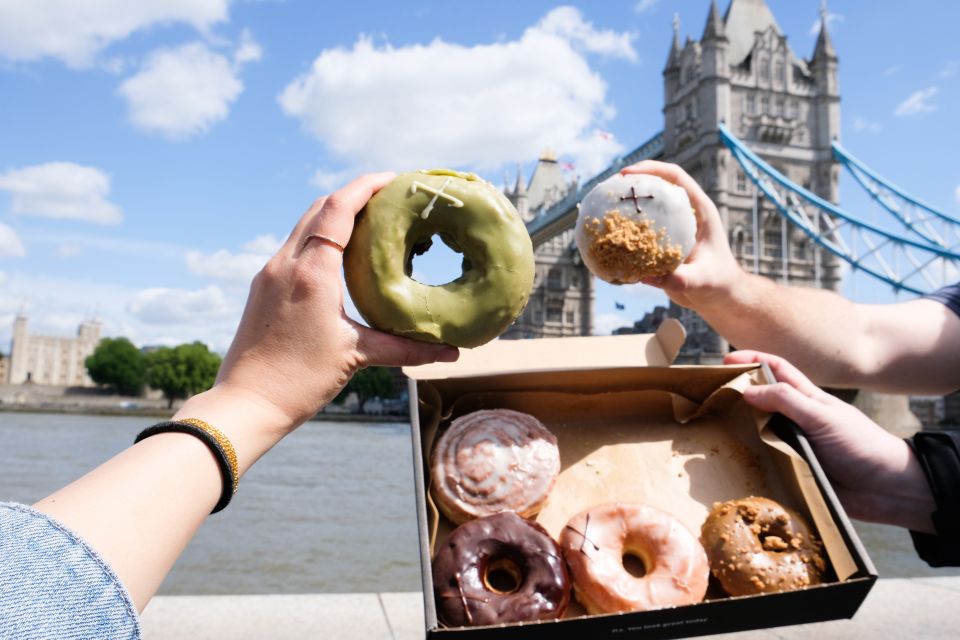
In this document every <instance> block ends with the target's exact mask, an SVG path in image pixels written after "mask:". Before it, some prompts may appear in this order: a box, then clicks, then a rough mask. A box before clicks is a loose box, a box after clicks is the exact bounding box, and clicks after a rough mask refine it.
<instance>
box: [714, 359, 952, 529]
mask: <svg viewBox="0 0 960 640" xmlns="http://www.w3.org/2000/svg"><path fill="white" fill-rule="evenodd" d="M760 362H765V363H767V365H769V366H770V369H771V371H772V372H773V375H774V377H775V378H776V379H777V381H778V382H777V383H775V384H771V385H760V386H754V387H749V388H748V389H746V390H745V391H744V393H743V398H744V400H746V401H747V402H748V403H750V404H751V405H752V406H754V407H756V408H758V409H762V410H764V411H769V412H777V413H782V414H783V415H785V416H787V417H788V418H790V419H791V420H793V421H794V422H796V423H797V424H798V425H799V426H800V428H801V429H803V431H804V433H806V435H807V437H808V438H809V439H810V443H811V444H812V445H813V448H814V450H815V451H816V454H817V459H818V460H819V461H820V464H821V465H823V470H824V471H825V472H826V474H827V476H829V477H830V480H831V482H832V483H833V488H834V489H835V490H836V492H837V495H838V496H839V498H840V501H841V502H842V503H843V505H844V507H845V508H846V510H847V512H848V513H849V514H850V515H851V516H853V517H854V518H858V519H860V520H868V521H872V522H882V523H884V524H894V525H899V526H901V527H906V528H908V529H913V530H914V531H923V532H927V533H933V532H934V528H933V522H932V520H931V518H930V515H931V514H932V513H933V512H934V511H935V510H936V504H935V502H934V499H933V494H932V493H931V491H930V486H929V484H928V482H927V479H926V476H925V475H924V473H923V470H922V469H921V467H920V463H919V462H918V461H917V459H916V457H915V456H914V454H913V451H912V450H911V449H910V446H909V445H908V444H907V443H906V442H904V441H903V440H901V439H900V438H898V437H896V436H894V435H893V434H891V433H889V432H888V431H885V430H884V429H883V428H882V427H880V426H879V425H877V424H876V423H875V422H873V421H872V420H870V419H869V418H868V417H867V416H865V415H863V414H862V413H861V412H860V411H859V410H858V409H857V408H856V407H854V406H852V405H850V404H847V403H846V402H844V401H842V400H840V399H839V398H836V397H835V396H832V395H830V394H829V393H827V392H825V391H823V390H822V389H820V388H819V387H817V386H816V385H814V384H813V383H812V382H810V380H808V379H807V377H806V376H804V375H803V374H802V373H801V372H800V371H799V370H797V369H796V367H794V366H793V365H792V364H790V363H789V362H787V361H786V360H784V359H783V358H780V357H777V356H772V355H769V354H765V353H759V352H757V351H735V352H733V353H730V354H728V355H727V356H726V358H724V363H726V364H749V363H760Z"/></svg>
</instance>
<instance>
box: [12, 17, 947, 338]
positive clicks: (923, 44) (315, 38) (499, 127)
mask: <svg viewBox="0 0 960 640" xmlns="http://www.w3.org/2000/svg"><path fill="white" fill-rule="evenodd" d="M719 4H720V8H721V10H724V9H725V8H726V4H727V2H726V1H725V0H722V1H721V2H720V3H719ZM768 4H769V6H770V7H771V9H772V10H773V12H774V15H775V16H776V18H777V20H778V22H779V24H780V26H781V28H782V29H783V30H784V32H785V33H786V34H787V35H788V37H789V42H790V44H791V46H792V48H793V49H794V51H795V52H796V53H797V54H798V55H800V56H803V57H809V56H810V55H811V54H812V51H813V46H814V42H815V36H816V29H815V26H816V21H817V17H818V6H819V3H818V2H815V1H813V0H810V1H802V2H800V1H786V0H769V1H768ZM707 7H708V2H707V1H706V0H696V1H693V0H683V1H680V0H640V1H638V0H631V1H623V2H614V1H610V2H603V3H588V2H577V3H568V4H561V3H556V2H540V1H527V2H500V1H494V2H483V3H450V2H403V3H398V2H364V1H355V2H351V3H318V2H308V1H306V0H286V1H284V0H273V1H267V0H260V1H257V0H247V1H242V0H237V1H233V2H230V1H229V0H140V1H138V2H128V1H126V0H99V1H97V2H85V1H83V0H0V350H2V351H6V349H7V345H8V344H9V338H10V331H11V327H12V323H13V317H14V315H15V314H16V312H17V311H18V310H19V309H20V308H21V307H22V308H24V309H25V310H26V312H27V315H28V316H29V318H30V323H31V331H32V332H41V333H48V334H62V335H68V334H70V333H72V332H74V331H75V330H76V327H77V324H78V323H79V322H80V321H81V320H83V319H84V318H87V317H90V316H91V315H94V314H96V315H97V316H98V317H99V318H100V319H101V320H102V322H103V326H104V333H105V334H106V335H112V336H117V335H125V336H127V337H129V338H131V339H132V340H133V341H134V342H135V343H136V344H138V345H147V344H160V343H163V344H175V343H179V342H183V341H190V340H195V339H199V340H203V341H205V342H207V343H208V344H210V345H211V346H212V347H213V348H215V349H219V350H224V349H225V348H226V347H227V346H228V344H229V340H230V337H231V336H232V334H233V331H234V329H235V327H236V323H237V321H238V320H239V316H240V311H241V309H242V306H243V302H244V299H245V297H246V292H247V286H248V283H249V280H250V278H251V277H252V275H253V274H254V273H255V272H256V270H257V269H258V268H259V267H260V266H261V265H262V264H263V262H264V261H265V260H266V258H267V257H268V256H269V255H271V253H272V252H273V251H274V250H275V249H276V247H277V246H278V244H279V242H280V241H281V240H282V239H283V238H284V237H285V235H286V234H287V232H288V231H289V230H290V228H291V227H292V225H293V223H294V222H295V221H296V220H297V218H298V217H299V216H300V214H301V213H302V211H303V210H304V209H305V208H306V207H307V206H308V205H309V203H310V202H311V201H312V200H313V199H315V198H316V197H317V196H318V195H321V194H322V193H325V192H327V191H328V190H330V189H333V188H336V187H337V186H338V185H340V184H342V183H344V182H345V181H347V180H349V179H350V178H351V177H352V176H354V175H356V174H358V173H360V172H364V171H368V170H382V169H391V170H395V171H404V170H410V169H416V168H421V167H427V166H450V167H454V168H459V169H468V170H475V171H477V172H479V173H481V174H482V175H483V176H485V177H486V178H488V179H489V180H491V181H493V182H494V183H495V184H498V185H500V184H502V182H503V179H504V175H505V173H509V174H510V175H511V179H512V176H513V174H514V172H515V167H516V163H517V162H521V163H523V167H524V170H525V172H526V173H527V175H528V176H529V172H530V171H531V170H532V168H533V163H534V160H535V158H536V157H537V155H538V154H539V152H540V151H541V149H542V148H544V147H546V146H550V147H552V148H553V149H555V150H556V151H557V152H559V153H560V154H561V157H562V159H564V160H567V161H570V162H573V163H574V164H575V165H576V173H578V174H581V176H582V178H584V179H586V178H589V177H590V176H591V175H592V174H593V172H595V171H596V170H597V169H599V168H601V167H602V166H604V164H605V163H606V162H608V161H609V160H610V159H611V158H613V157H615V156H617V155H618V154H620V153H623V152H624V151H627V150H630V149H632V148H633V147H635V146H636V145H637V144H639V143H640V142H642V141H643V140H645V139H647V138H648V137H649V136H651V135H652V134H654V133H656V132H657V131H659V130H660V129H661V127H662V114H661V112H660V109H661V106H662V94H663V90H662V78H661V69H662V67H663V63H664V61H665V60H666V55H667V51H668V47H669V42H670V38H671V34H672V31H671V20H672V16H673V14H674V13H675V12H676V13H678V14H679V16H680V23H681V33H682V35H683V36H684V37H686V36H687V35H690V36H692V37H694V38H699V36H700V34H701V32H702V29H703V25H704V21H705V17H706V13H707ZM829 12H830V13H829V15H830V29H831V34H832V36H833V41H834V44H835V46H836V48H837V51H838V54H839V56H840V82H841V94H842V106H841V110H842V119H843V134H842V142H843V144H844V146H846V147H847V148H848V149H850V150H851V151H852V152H854V153H855V154H856V155H857V156H859V157H860V158H862V159H864V160H866V161H867V162H868V163H869V164H870V165H871V166H872V167H873V168H874V169H876V170H877V171H879V172H880V173H881V174H883V175H886V176H888V177H890V178H892V179H893V180H894V181H895V182H896V183H897V184H899V185H900V186H902V187H904V188H906V189H907V190H909V191H911V192H913V193H915V194H917V195H919V196H920V197H922V198H923V199H925V200H927V201H929V202H930V203H931V204H933V205H935V206H937V207H939V208H941V209H942V210H944V211H947V212H949V213H952V214H954V215H960V162H958V161H957V158H956V149H957V148H958V147H960V132H958V131H960V130H958V127H957V125H956V114H957V111H958V106H960V45H958V44H957V40H956V34H955V30H956V25H957V24H960V3H954V2H941V1H935V0H915V1H914V2H912V3H910V5H909V10H907V9H905V8H904V5H903V3H901V2H893V1H892V0H889V1H888V0H884V1H878V2H862V1H860V2H858V1H854V0H846V1H841V0H833V1H832V2H830V5H829ZM608 133H609V134H612V136H610V135H607V134H608ZM601 134H602V135H601ZM857 191H858V188H857V187H856V185H855V184H854V183H853V182H852V180H850V179H847V178H844V181H843V182H842V185H841V202H842V204H843V205H844V206H845V207H846V208H848V209H849V210H851V211H862V212H864V213H866V209H868V208H869V207H870V206H871V205H869V203H868V202H867V201H866V199H865V198H864V197H863V196H862V195H861V194H859V193H858V192H857ZM419 268H422V269H427V270H430V269H433V268H436V269H441V268H442V267H441V266H439V265H438V266H435V267H434V266H431V263H429V262H427V263H425V264H423V265H422V266H420V267H419ZM844 291H845V292H846V293H847V294H848V295H849V296H851V297H853V298H855V299H859V300H863V301H868V302H879V301H885V300H891V299H893V297H892V294H890V293H889V292H887V291H886V290H885V289H883V288H882V287H876V286H873V285H871V284H870V283H869V282H866V281H863V280H862V279H851V280H850V281H848V282H847V284H846V285H845V288H844ZM614 301H619V302H622V303H624V304H625V306H626V309H625V310H624V311H616V310H615V308H614ZM665 301H666V298H665V297H664V296H663V295H662V294H661V293H659V292H658V291H656V290H653V289H650V288H648V287H643V286H638V287H632V288H629V289H625V288H620V289H614V288H612V287H609V286H606V285H600V286H598V292H597V304H596V315H597V318H598V331H601V332H605V331H609V329H611V328H613V327H615V326H619V325H622V324H630V323H632V321H633V320H634V319H636V318H639V317H640V316H642V315H643V313H644V312H645V311H647V310H649V309H650V308H651V307H652V306H653V305H655V304H663V303H665Z"/></svg>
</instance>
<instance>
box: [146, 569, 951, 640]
mask: <svg viewBox="0 0 960 640" xmlns="http://www.w3.org/2000/svg"><path fill="white" fill-rule="evenodd" d="M958 592H960V577H953V576H951V577H935V578H919V579H910V578H894V579H887V580H879V581H877V584H876V585H875V586H874V588H873V590H872V591H871V592H870V595H869V596H868V597H867V600H866V602H864V604H863V606H862V607H861V608H860V611H858V612H857V615H856V617H854V619H853V620H835V621H832V622H821V623H817V624H809V625H800V626H794V627H780V628H775V629H764V630H761V631H750V632H745V633H734V634H726V635H722V636H716V637H717V638H725V639H733V640H770V639H771V638H780V639H784V640H801V639H807V638H817V639H818V640H834V639H837V640H840V639H843V640H850V639H864V640H866V639H870V640H874V639H875V638H924V639H929V640H940V639H942V640H947V639H952V638H956V637H957V633H958V630H960V607H957V606H955V605H956V604H958V603H960V599H958V596H957V593H958ZM951 605H954V606H951ZM142 622H143V630H144V637H145V638H147V640H188V639H189V640H194V639H195V638H212V637H216V638H231V640H247V639H250V640H253V639H257V640H259V639H261V638H271V639H272V640H287V639H290V640H294V639H297V640H299V639H301V638H305V637H312V638H331V639H338V638H350V639H353V640H368V639H369V640H381V639H382V640H422V638H423V637H424V633H423V600H422V598H421V595H420V593H416V592H413V593H380V594H377V593H330V594H303V595H267V596H256V595H249V596H158V597H156V598H154V599H153V601H152V602H151V603H150V606H149V607H148V608H147V610H146V611H145V612H144V613H143V617H142Z"/></svg>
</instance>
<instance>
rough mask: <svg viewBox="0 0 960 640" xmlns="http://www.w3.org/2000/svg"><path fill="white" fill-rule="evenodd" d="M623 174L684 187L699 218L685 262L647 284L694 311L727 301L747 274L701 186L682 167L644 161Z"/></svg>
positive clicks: (714, 207) (649, 280) (646, 281)
mask: <svg viewBox="0 0 960 640" xmlns="http://www.w3.org/2000/svg"><path fill="white" fill-rule="evenodd" d="M621 173H624V174H628V173H646V174H650V175H654V176H658V177H660V178H663V179H664V180H666V181H668V182H671V183H673V184H675V185H677V186H679V187H682V188H683V189H684V190H685V191H686V192H687V194H688V195H689V196H690V204H691V205H693V209H694V212H695V213H696V216H697V237H696V243H695V244H694V247H693V250H692V251H691V252H690V255H689V256H688V257H687V259H686V261H685V262H684V263H683V264H681V265H680V266H679V267H678V268H677V270H676V271H674V272H673V273H672V274H668V275H665V276H655V277H651V278H646V279H644V280H643V282H644V284H648V285H652V286H655V287H660V288H662V289H663V290H664V292H666V294H667V295H668V296H670V299H671V300H673V301H674V302H676V303H677V304H679V305H681V306H684V307H687V308H690V309H695V310H699V309H701V308H702V307H704V306H707V305H709V304H711V303H714V302H719V301H722V300H723V299H724V298H726V297H728V296H729V292H730V290H731V289H732V288H733V287H734V286H735V285H736V283H737V282H738V280H739V279H740V278H741V277H742V276H743V275H744V273H745V272H744V271H743V269H741V268H740V265H739V264H737V261H736V259H735V258H734V257H733V253H732V252H731V251H730V245H729V244H728V242H727V236H726V232H725V231H724V228H723V222H722V221H721V219H720V213H719V212H718V211H717V207H716V205H714V204H713V201H712V200H710V198H709V197H708V196H707V194H706V193H704V192H703V189H701V188H700V185H698V184H697V183H696V181H694V179H693V178H691V177H690V175H689V174H688V173H687V172H686V171H684V170H683V169H681V168H680V167H679V166H677V165H675V164H669V163H666V162H658V161H656V160H644V161H642V162H639V163H637V164H635V165H632V166H630V167H627V168H625V169H623V170H622V171H621Z"/></svg>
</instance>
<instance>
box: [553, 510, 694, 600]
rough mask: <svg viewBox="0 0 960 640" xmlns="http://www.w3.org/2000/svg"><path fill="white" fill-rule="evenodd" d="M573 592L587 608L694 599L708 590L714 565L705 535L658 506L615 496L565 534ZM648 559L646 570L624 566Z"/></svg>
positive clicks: (563, 542)
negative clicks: (627, 560) (702, 538)
mask: <svg viewBox="0 0 960 640" xmlns="http://www.w3.org/2000/svg"><path fill="white" fill-rule="evenodd" d="M560 548H561V549H562V550H563V557H564V559H565V560H566V561H567V566H568V567H569V568H570V573H571V575H572V576H573V592H574V596H575V597H576V599H577V601H578V602H579V603H580V604H582V605H583V607H584V608H585V609H586V610H587V612H588V613H591V614H602V613H617V612H622V611H649V610H651V609H660V608H663V607H675V606H679V605H684V604H694V603H696V602H700V601H701V600H703V597H704V595H705V594H706V592H707V584H708V581H709V578H710V568H709V566H708V565H707V555H706V553H704V550H703V546H702V545H701V544H700V541H699V540H697V538H696V537H695V536H694V535H693V534H692V533H691V532H690V530H689V529H687V528H686V527H685V526H684V525H683V523H681V522H680V521H679V520H677V519H676V518H674V517H673V516H671V515H670V514H668V513H666V512H664V511H661V510H659V509H656V508H654V507H651V506H648V505H644V504H637V503H630V502H615V503H609V504H604V505H599V506H596V507H591V508H589V509H586V510H585V511H582V512H580V513H578V514H577V515H575V516H574V517H573V518H571V519H570V521H569V522H568V523H567V526H565V527H564V528H563V531H562V532H561V534H560ZM628 555H629V556H634V557H635V558H636V559H638V560H640V561H641V562H642V563H643V568H644V572H643V575H639V576H638V575H634V574H633V573H631V572H630V571H628V570H627V569H626V568H625V566H624V558H625V556H628Z"/></svg>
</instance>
